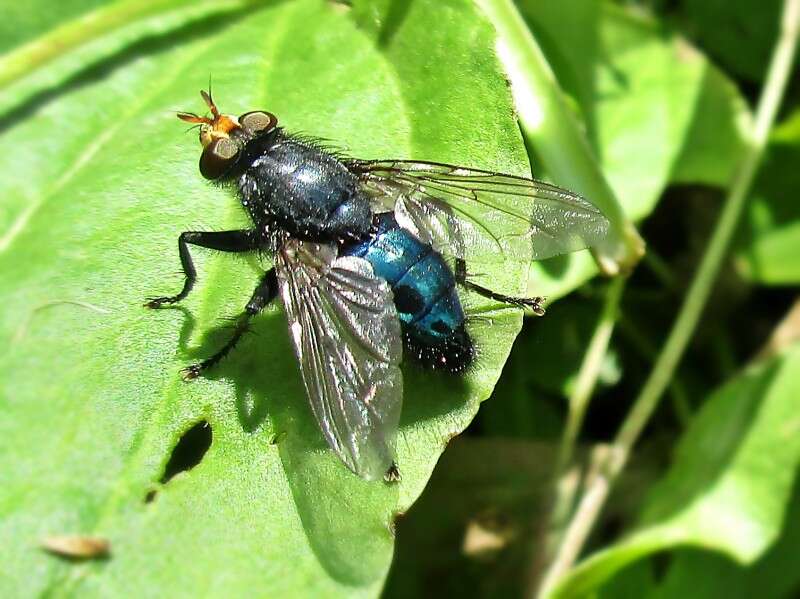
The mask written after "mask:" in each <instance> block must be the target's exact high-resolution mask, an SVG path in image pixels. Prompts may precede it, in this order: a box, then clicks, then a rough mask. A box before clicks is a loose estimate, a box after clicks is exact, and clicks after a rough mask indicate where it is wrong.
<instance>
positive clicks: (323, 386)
mask: <svg viewBox="0 0 800 599" xmlns="http://www.w3.org/2000/svg"><path fill="white" fill-rule="evenodd" d="M275 266H276V268H277V273H278V281H279V285H280V293H281V296H282V298H283V303H284V306H285V309H286V314H287V318H288V322H289V333H290V337H291V339H292V344H293V345H294V350H295V354H296V355H297V360H298V362H299V364H300V371H301V373H302V378H303V383H304V384H305V388H306V393H307V395H308V398H309V401H310V402H311V408H312V410H313V412H314V416H315V417H316V419H317V421H318V422H319V426H320V428H321V429H322V432H323V434H324V436H325V439H326V440H327V441H328V444H329V445H330V446H331V448H333V450H334V451H335V452H336V453H337V455H338V456H339V457H340V458H341V459H342V461H344V463H345V464H346V465H347V466H348V467H349V468H350V469H351V470H352V471H353V472H355V473H356V474H358V475H359V476H362V477H363V478H367V479H378V478H381V477H383V476H384V474H386V472H387V470H388V469H389V467H390V466H391V464H392V453H391V449H390V448H389V444H390V442H391V441H392V439H393V438H394V435H395V433H396V431H397V426H398V421H399V418H400V410H401V406H402V400H403V379H402V374H401V372H400V369H399V364H400V361H401V358H402V342H401V336H400V321H399V319H398V317H397V312H396V311H395V307H394V303H393V299H392V292H391V290H390V289H389V287H388V285H387V284H386V282H385V281H384V280H382V279H379V278H377V277H375V276H374V274H373V272H372V267H371V266H370V264H369V263H368V262H367V261H366V260H363V259H361V258H355V257H350V256H346V257H337V250H336V246H335V245H323V244H316V243H309V242H302V241H298V240H294V239H289V240H287V241H286V243H285V244H284V245H283V247H282V248H281V249H279V251H278V252H277V254H276V257H275Z"/></svg>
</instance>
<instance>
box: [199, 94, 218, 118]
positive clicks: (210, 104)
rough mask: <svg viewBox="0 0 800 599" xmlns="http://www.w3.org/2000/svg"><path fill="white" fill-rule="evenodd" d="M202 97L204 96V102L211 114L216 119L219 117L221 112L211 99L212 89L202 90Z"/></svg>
mask: <svg viewBox="0 0 800 599" xmlns="http://www.w3.org/2000/svg"><path fill="white" fill-rule="evenodd" d="M200 95H201V96H203V101H204V102H205V103H206V106H208V108H209V109H210V110H211V114H213V115H214V118H218V117H219V110H217V107H216V106H215V105H214V100H212V99H211V89H210V88H209V91H207V92H206V91H204V90H200Z"/></svg>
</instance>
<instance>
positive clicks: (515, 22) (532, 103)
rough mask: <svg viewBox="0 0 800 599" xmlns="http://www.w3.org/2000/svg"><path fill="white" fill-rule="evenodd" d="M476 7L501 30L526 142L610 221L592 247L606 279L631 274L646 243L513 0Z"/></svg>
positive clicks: (490, 0) (484, 0) (488, 0)
mask: <svg viewBox="0 0 800 599" xmlns="http://www.w3.org/2000/svg"><path fill="white" fill-rule="evenodd" d="M477 3H478V5H479V6H480V7H481V9H482V10H483V12H484V13H485V14H486V16H487V17H488V19H489V21H491V23H492V24H493V25H494V28H495V30H496V31H497V54H498V56H499V58H500V60H501V62H502V63H503V67H504V68H505V70H506V73H507V74H508V78H509V79H510V81H511V89H512V92H513V94H514V103H515V106H516V108H517V111H518V114H519V121H520V125H521V127H522V132H523V135H524V136H525V138H526V141H527V142H529V143H530V144H531V145H532V146H533V147H534V148H535V149H536V153H537V154H538V155H540V156H541V159H542V162H543V163H544V166H545V168H546V169H547V172H548V173H549V174H550V176H552V178H553V179H554V180H555V181H557V182H558V183H560V184H564V185H568V186H569V187H570V188H571V189H573V190H574V191H576V192H578V193H580V194H582V195H584V196H586V197H587V198H589V199H591V201H592V202H593V203H595V204H596V205H597V206H598V207H599V208H600V209H601V210H602V211H603V212H604V213H605V214H606V216H608V218H609V220H610V221H611V231H610V233H609V235H608V237H607V240H606V242H605V243H604V244H603V245H602V246H600V247H596V248H593V252H594V255H595V259H596V260H597V262H598V264H599V266H600V268H601V269H602V270H603V271H604V272H605V273H606V274H617V273H619V272H620V271H627V270H630V269H631V268H632V267H633V265H634V264H635V263H636V262H637V261H638V260H639V258H640V257H641V256H642V254H643V253H644V242H643V241H642V239H641V237H639V234H638V233H637V232H636V229H635V228H634V226H633V224H632V223H631V222H630V221H629V220H628V219H627V217H626V216H625V213H624V212H623V210H622V207H621V205H620V203H619V201H618V200H617V198H616V196H615V195H614V192H613V191H612V190H611V187H610V186H609V184H608V182H607V181H606V179H605V177H604V176H603V173H602V171H601V169H600V167H599V166H598V164H597V160H596V158H595V156H594V154H593V152H592V149H591V147H590V146H589V142H588V141H587V140H586V137H585V135H584V134H583V132H582V131H581V128H580V127H579V126H578V124H577V122H576V120H575V117H574V114H573V112H572V111H571V110H570V109H569V108H568V107H567V105H566V103H565V101H564V97H563V93H562V92H561V89H560V88H559V86H558V82H557V81H556V79H555V76H554V74H553V72H552V70H551V69H550V65H549V64H548V63H547V59H546V58H545V57H544V54H543V53H542V51H541V49H540V48H539V45H538V44H537V43H536V40H535V39H534V38H533V36H532V35H531V32H530V30H529V29H528V27H527V25H526V24H525V21H524V20H523V18H522V16H521V15H520V14H519V12H518V11H517V8H516V6H514V2H513V1H512V0H477Z"/></svg>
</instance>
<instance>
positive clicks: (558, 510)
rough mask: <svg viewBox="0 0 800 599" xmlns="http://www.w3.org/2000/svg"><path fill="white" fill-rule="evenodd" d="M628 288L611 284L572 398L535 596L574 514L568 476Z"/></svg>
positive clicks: (532, 584)
mask: <svg viewBox="0 0 800 599" xmlns="http://www.w3.org/2000/svg"><path fill="white" fill-rule="evenodd" d="M624 288H625V278H624V277H617V278H615V279H614V280H612V281H611V284H610V285H609V287H608V289H607V291H606V298H605V302H604V304H603V309H602V312H601V313H600V317H599V318H598V320H597V326H596V327H595V331H594V334H593V335H592V339H591V340H590V341H589V346H588V348H587V350H586V354H585V355H584V358H583V363H582V364H581V368H580V371H579V372H578V378H577V380H576V382H575V388H574V389H573V391H572V394H571V395H570V398H569V412H568V415H567V423H566V426H565V427H564V432H563V433H562V436H561V443H560V445H559V449H558V455H557V457H556V461H555V464H556V466H555V469H554V472H553V478H552V484H551V495H552V498H551V501H550V507H549V510H548V513H547V519H546V521H545V522H544V525H543V528H541V530H542V532H543V536H544V541H543V542H541V543H537V546H536V547H534V548H533V549H532V551H533V559H532V561H531V564H530V566H529V569H528V589H529V593H528V594H529V595H531V596H533V595H535V592H536V586H537V584H538V582H539V580H538V579H539V576H540V575H541V574H542V568H541V566H542V564H546V563H547V562H548V560H549V559H550V558H551V557H552V554H553V551H554V549H555V548H556V547H557V546H558V542H559V541H560V539H561V536H562V535H563V532H564V527H565V525H566V523H567V519H568V518H569V515H570V513H571V507H572V505H573V500H574V497H575V491H576V487H577V485H576V484H574V481H573V480H572V477H569V476H568V469H569V466H570V463H571V462H572V457H573V455H574V453H575V442H576V440H577V438H578V433H579V432H580V429H581V426H582V425H583V421H584V417H585V416H586V409H587V408H588V407H589V399H590V398H591V397H592V394H593V392H594V388H595V386H596V385H597V379H598V377H599V376H600V370H601V368H602V366H603V359H604V358H605V356H606V354H607V353H608V344H609V342H610V341H611V335H612V333H613V331H614V325H615V323H616V321H617V315H618V313H619V304H620V300H621V298H622V291H623V289H624Z"/></svg>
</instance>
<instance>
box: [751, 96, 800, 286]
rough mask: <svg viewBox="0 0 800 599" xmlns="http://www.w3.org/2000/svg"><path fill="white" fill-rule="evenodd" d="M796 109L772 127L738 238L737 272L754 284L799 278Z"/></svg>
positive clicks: (799, 125) (799, 117)
mask: <svg viewBox="0 0 800 599" xmlns="http://www.w3.org/2000/svg"><path fill="white" fill-rule="evenodd" d="M798 161H800V111H797V112H795V114H794V115H793V116H792V117H790V118H789V119H788V120H787V121H786V122H785V123H783V124H782V125H781V126H780V127H778V128H777V129H775V131H774V132H773V134H772V140H771V143H770V146H769V148H768V150H767V155H766V157H765V160H764V164H763V165H762V166H761V170H760V171H759V175H758V178H757V179H756V182H755V184H754V188H753V194H752V195H753V197H752V199H751V201H750V204H749V205H748V209H747V214H746V218H745V227H744V231H743V234H742V239H741V243H740V244H739V248H738V249H737V252H736V265H737V267H738V270H739V272H740V273H741V274H742V275H744V276H745V277H747V278H748V279H749V280H750V281H752V282H754V283H760V284H763V285H796V284H797V283H798V282H800V261H799V260H798V259H797V257H798V256H800V206H798V203H797V195H798V193H800V171H798V169H797V164H798Z"/></svg>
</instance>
